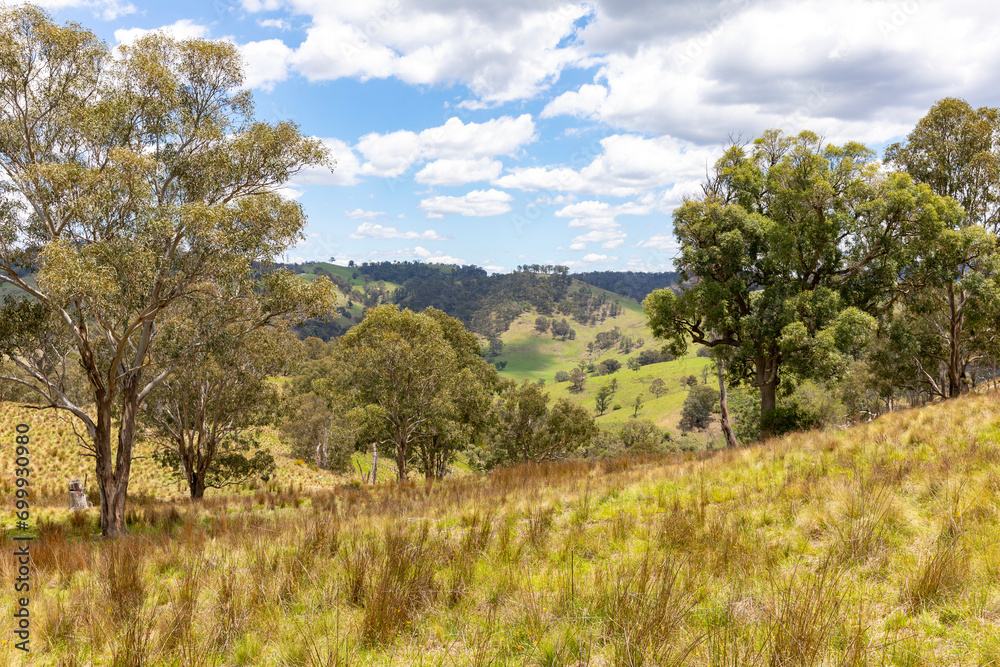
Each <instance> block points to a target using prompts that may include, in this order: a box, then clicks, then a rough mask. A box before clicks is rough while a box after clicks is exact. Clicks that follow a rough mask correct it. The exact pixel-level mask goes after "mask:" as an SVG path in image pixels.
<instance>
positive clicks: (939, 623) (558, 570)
mask: <svg viewBox="0 0 1000 667" xmlns="http://www.w3.org/2000/svg"><path fill="white" fill-rule="evenodd" d="M0 437H2V435H0ZM998 461H1000V396H997V395H994V394H990V395H982V396H975V397H970V398H966V399H962V400H957V401H952V402H949V403H946V404H940V405H935V406H930V407H927V408H924V409H922V410H914V411H908V412H900V413H896V414H891V415H887V416H885V417H882V418H880V419H879V420H877V421H875V422H873V423H870V424H867V425H864V426H860V427H857V428H853V429H850V430H846V431H822V432H811V433H802V434H795V435H792V436H788V437H785V438H781V439H777V440H774V441H770V442H767V443H764V444H762V445H759V446H755V447H750V448H746V449H741V450H738V451H728V452H721V453H717V454H714V455H707V454H706V455H700V456H693V455H687V456H678V457H677V458H673V459H665V460H651V459H647V460H631V461H628V460H620V461H612V462H606V463H600V464H591V463H583V462H567V463H563V464H548V465H542V466H532V467H522V468H515V469H509V470H500V471H496V472H495V473H493V474H491V475H489V476H487V477H483V478H478V477H467V478H462V479H455V480H450V481H447V482H444V483H437V484H428V485H425V484H412V483H410V484H404V485H400V486H396V485H380V486H379V487H377V488H374V489H373V488H371V487H361V488H355V487H351V486H339V487H337V488H331V489H327V490H322V489H312V490H310V489H304V488H300V487H299V486H298V485H294V486H290V485H280V486H279V485H271V486H270V487H269V488H261V489H259V490H258V491H257V492H256V493H255V494H248V493H243V494H234V495H227V496H222V495H217V496H213V497H210V498H207V499H206V500H205V502H203V503H202V504H200V505H197V506H193V505H190V504H188V503H186V502H171V503H167V502H160V501H155V500H145V501H140V502H137V503H134V504H133V514H132V534H131V535H130V536H129V537H127V538H125V539H122V540H119V541H117V542H101V541H99V540H94V539H93V538H92V537H90V536H91V534H92V529H93V525H94V522H95V518H96V517H95V513H94V511H93V510H91V511H89V512H88V513H86V514H84V515H75V516H73V515H68V514H66V513H63V514H62V515H58V514H57V512H56V510H54V509H53V510H52V516H51V517H50V518H49V520H47V521H46V522H43V523H42V525H40V526H39V533H40V537H39V539H38V540H37V541H36V542H35V543H34V544H33V545H32V556H33V559H34V566H35V570H34V573H33V577H34V581H35V582H36V584H37V586H38V589H39V591H40V592H37V593H36V594H35V596H34V602H33V625H32V631H33V640H32V641H33V647H34V653H33V655H32V660H31V661H30V664H36V665H49V664H51V665H75V664H79V665H89V664H107V665H220V666H222V665H227V666H228V665H622V666H625V665H628V666H632V665H640V664H641V665H706V666H707V665H768V666H779V665H926V664H955V665H985V664H998V661H1000V626H998V621H1000V579H998V576H1000V556H998V555H997V554H998V552H1000V550H998V549H997V540H998V539H1000V521H998V519H1000V504H998V495H997V493H998V491H1000V474H998V471H997V463H998ZM11 553H12V545H11V544H10V543H9V542H7V544H6V545H5V546H4V548H3V549H2V551H0V572H2V573H3V575H4V581H3V583H2V584H0V585H2V586H3V588H2V591H3V592H2V597H0V600H2V605H3V609H4V613H5V615H6V616H7V617H8V618H10V612H11V611H12V610H13V586H12V583H13V582H12V577H13V571H14V568H13V561H12V556H11ZM18 660H20V656H19V655H18V654H16V653H15V652H14V651H13V650H12V649H10V648H9V647H6V646H4V647H0V664H12V665H13V664H18ZM26 664H27V663H26Z"/></svg>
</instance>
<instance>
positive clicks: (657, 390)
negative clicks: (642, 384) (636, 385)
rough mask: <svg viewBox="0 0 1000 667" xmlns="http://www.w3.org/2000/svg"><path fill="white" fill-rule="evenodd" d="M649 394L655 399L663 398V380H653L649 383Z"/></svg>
mask: <svg viewBox="0 0 1000 667" xmlns="http://www.w3.org/2000/svg"><path fill="white" fill-rule="evenodd" d="M649 393H651V394H652V395H653V396H656V397H657V398H659V397H660V396H663V395H664V394H666V393H667V383H666V382H664V381H663V378H653V381H652V382H650V383H649Z"/></svg>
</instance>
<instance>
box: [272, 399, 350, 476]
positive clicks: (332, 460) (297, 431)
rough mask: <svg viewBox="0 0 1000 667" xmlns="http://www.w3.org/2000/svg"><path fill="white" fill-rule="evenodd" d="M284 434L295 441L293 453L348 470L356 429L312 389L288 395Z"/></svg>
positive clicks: (337, 469) (327, 467)
mask: <svg viewBox="0 0 1000 667" xmlns="http://www.w3.org/2000/svg"><path fill="white" fill-rule="evenodd" d="M284 412H285V415H284V418H283V419H282V420H281V432H282V435H283V436H284V437H285V438H286V439H287V440H288V441H289V442H290V443H291V454H292V456H294V457H296V458H299V459H302V460H304V461H310V462H312V463H315V464H316V466H317V467H319V468H323V469H324V470H332V471H334V472H345V471H347V470H348V468H349V467H350V464H351V454H352V453H353V452H354V450H355V429H353V428H352V426H351V425H350V424H349V423H347V422H345V421H344V420H343V419H338V418H337V417H336V415H335V414H334V412H333V411H332V410H331V409H330V406H329V405H328V404H327V402H326V400H325V399H323V398H321V397H320V396H318V395H317V394H314V393H313V392H308V393H305V394H293V395H290V396H288V397H287V398H286V402H285V407H284Z"/></svg>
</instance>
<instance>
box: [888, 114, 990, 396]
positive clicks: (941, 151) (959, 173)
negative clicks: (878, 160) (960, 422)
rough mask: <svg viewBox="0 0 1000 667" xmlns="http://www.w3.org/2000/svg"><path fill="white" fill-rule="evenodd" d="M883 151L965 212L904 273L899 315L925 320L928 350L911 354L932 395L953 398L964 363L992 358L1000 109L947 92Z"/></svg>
mask: <svg viewBox="0 0 1000 667" xmlns="http://www.w3.org/2000/svg"><path fill="white" fill-rule="evenodd" d="M885 156H886V161H887V162H889V163H890V164H893V165H895V166H897V167H898V168H901V169H904V170H905V171H906V172H907V173H909V174H910V175H911V176H912V177H913V179H914V180H915V181H917V182H919V183H925V184H927V185H928V186H929V187H930V188H931V189H932V190H933V191H934V192H936V193H937V194H939V195H942V196H947V197H951V198H952V199H954V200H955V201H957V202H958V203H959V204H960V205H961V206H962V210H963V212H964V215H963V216H962V217H960V218H956V219H953V220H952V221H951V225H950V226H949V228H948V229H947V231H946V232H945V233H944V234H943V236H942V241H941V243H940V244H939V246H938V247H937V248H935V249H934V250H933V252H931V253H929V255H928V257H927V258H926V262H925V263H924V265H923V266H922V267H921V268H922V270H921V271H919V272H915V273H914V274H913V275H912V276H910V279H909V280H908V283H909V287H910V289H909V290H908V291H907V299H906V301H905V304H904V308H903V310H902V311H901V312H900V313H897V316H899V317H902V318H903V319H904V320H905V321H906V322H907V324H908V326H909V328H912V329H920V328H925V325H927V324H930V325H931V327H932V332H933V334H934V337H935V338H936V340H937V343H936V344H934V345H932V346H927V345H923V346H920V349H922V350H924V351H926V352H927V354H926V355H918V356H914V357H913V362H914V363H915V364H916V365H917V366H918V367H919V376H918V377H919V378H920V379H921V380H922V385H923V389H924V390H925V391H926V392H927V393H928V394H930V395H931V396H940V397H941V398H950V397H954V396H958V395H959V394H961V393H963V392H964V391H966V390H967V388H968V387H969V385H970V383H971V379H970V378H969V377H968V370H969V367H970V366H975V365H976V364H977V363H978V362H979V361H980V360H982V359H983V358H985V357H986V356H988V355H992V356H994V358H995V356H996V349H995V345H994V341H996V338H997V333H998V332H997V330H996V325H995V324H994V322H995V321H996V320H997V318H998V317H1000V308H998V301H1000V296H998V295H1000V271H998V269H1000V266H998V264H997V260H996V245H997V239H996V233H997V232H998V231H1000V230H998V227H1000V110H997V109H994V108H989V107H981V108H979V109H973V108H972V106H970V105H969V104H968V103H967V102H965V101H964V100H959V99H955V98H945V99H943V100H941V101H939V102H937V103H936V104H935V105H934V106H933V107H931V109H930V111H928V112H927V114H926V115H925V116H924V117H923V118H921V119H920V121H919V122H918V123H917V125H916V127H915V128H914V129H913V131H912V132H911V133H910V134H909V135H908V136H907V138H906V141H905V142H902V143H896V144H892V145H891V146H889V147H888V148H887V149H886V155H885Z"/></svg>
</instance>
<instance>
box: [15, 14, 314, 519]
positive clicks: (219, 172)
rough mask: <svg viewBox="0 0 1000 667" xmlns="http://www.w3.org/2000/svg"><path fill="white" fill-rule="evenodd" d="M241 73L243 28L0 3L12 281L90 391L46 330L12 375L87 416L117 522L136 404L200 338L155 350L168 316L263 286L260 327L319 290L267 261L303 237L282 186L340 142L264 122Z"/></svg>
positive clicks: (46, 403) (251, 294) (108, 508)
mask: <svg viewBox="0 0 1000 667" xmlns="http://www.w3.org/2000/svg"><path fill="white" fill-rule="evenodd" d="M242 83H243V69H242V63H241V58H240V54H239V51H238V50H237V49H236V47H235V46H234V45H232V44H228V43H225V42H211V41H204V40H174V39H171V38H169V37H167V36H165V35H163V34H159V33H153V34H150V35H147V36H145V37H143V38H141V39H139V40H137V41H136V42H135V43H133V44H131V45H127V46H121V47H119V48H118V50H117V51H116V52H112V51H111V50H109V49H108V47H107V46H106V45H105V44H104V43H102V42H101V41H100V40H99V39H98V38H97V37H96V36H95V35H94V34H93V33H92V32H90V31H89V30H86V29H84V28H82V27H81V26H79V25H77V24H72V23H70V24H66V25H57V24H56V23H54V22H53V21H52V20H51V19H50V18H49V17H48V16H47V15H46V14H45V13H44V12H42V11H40V10H38V9H37V8H33V7H30V6H27V7H21V8H14V9H3V10H0V169H2V172H3V176H4V179H3V185H2V187H3V191H2V197H0V212H2V219H0V285H8V286H11V287H13V288H16V289H17V290H19V291H20V293H21V294H23V295H25V296H26V297H27V298H30V299H32V300H33V301H34V302H35V303H36V304H38V307H39V308H42V309H45V310H46V311H47V313H48V314H47V315H45V320H46V322H47V323H48V324H50V325H52V326H50V327H49V329H48V330H47V331H46V332H45V333H44V335H43V334H42V333H39V334H38V336H39V337H40V338H39V344H41V342H44V343H45V344H46V345H49V346H50V347H49V349H51V350H53V351H54V352H53V354H55V355H56V356H59V355H62V359H63V363H64V364H65V363H66V362H65V360H66V359H67V358H69V357H67V356H66V355H67V353H66V350H67V349H69V350H71V352H72V358H73V359H74V360H75V363H79V364H80V365H81V366H82V368H83V370H84V373H85V375H86V378H87V383H88V385H89V396H88V399H89V403H90V405H87V404H85V403H82V402H80V401H75V400H73V398H72V397H71V396H70V395H69V394H68V393H67V392H66V391H65V390H64V389H63V387H62V386H61V385H60V380H59V374H58V373H59V368H58V367H59V365H60V364H59V363H52V364H45V363H36V361H35V358H36V356H37V355H38V354H40V352H39V350H40V349H42V348H39V347H37V346H36V347H30V346H22V347H21V348H20V349H19V350H16V349H13V348H11V347H10V345H8V349H7V350H6V351H7V353H8V355H9V356H10V357H11V359H12V360H13V363H15V364H16V365H17V366H18V368H19V373H18V374H16V375H11V376H8V377H7V379H8V380H9V381H14V382H19V383H23V384H26V385H30V386H31V387H33V388H34V389H35V390H36V391H37V392H38V394H39V395H40V396H41V397H42V403H43V407H45V408H53V409H60V410H66V411H69V412H70V413H72V414H73V415H75V416H76V417H77V418H78V419H79V420H80V421H81V422H82V423H83V424H84V426H85V427H86V431H87V435H86V439H87V440H88V442H89V445H88V447H89V449H90V454H91V455H92V456H93V457H94V458H95V463H96V478H97V484H98V488H99V489H100V494H101V531H102V533H103V534H104V535H105V536H116V535H120V534H122V533H124V532H125V503H126V498H127V490H128V483H129V476H130V470H131V465H132V458H133V456H132V451H133V442H134V439H135V428H136V418H137V415H138V413H139V409H140V406H141V404H142V403H143V401H144V400H145V399H146V398H147V397H148V396H149V394H150V392H152V391H153V390H154V389H155V388H156V387H157V385H159V384H160V383H162V382H163V381H164V380H165V379H166V378H167V377H168V376H169V375H170V374H171V372H172V371H174V369H175V368H177V366H178V365H179V364H180V363H182V362H183V359H184V358H185V357H186V356H187V354H188V353H189V352H190V351H191V350H193V349H194V348H195V347H197V346H199V345H200V344H201V343H202V340H203V336H204V332H203V331H193V330H192V331H190V332H189V334H190V338H189V339H188V340H186V341H174V342H173V343H172V347H173V349H174V350H176V356H175V358H173V359H168V358H163V357H160V356H156V357H155V358H154V353H153V351H154V348H157V347H158V345H159V341H158V339H159V337H160V336H159V324H160V322H161V321H162V320H163V319H164V318H166V317H168V316H170V312H171V310H172V309H173V308H175V307H177V306H178V304H180V303H181V302H183V301H185V300H187V299H190V298H192V297H193V296H194V295H198V294H201V293H205V292H211V293H213V294H214V295H215V298H216V299H218V300H219V301H220V302H222V303H237V302H239V301H241V300H244V299H250V298H252V299H257V298H258V295H259V294H264V295H266V297H265V301H266V304H265V308H264V310H263V315H262V318H261V319H260V320H253V321H240V322H239V325H240V326H242V327H243V328H244V329H245V330H251V329H253V328H256V327H259V326H262V325H263V324H265V322H266V321H267V320H270V319H271V318H273V316H274V315H275V313H281V312H288V311H290V310H293V309H295V308H297V307H298V304H300V303H301V302H302V300H303V298H304V297H305V296H306V293H307V292H309V290H310V289H311V288H309V287H307V286H305V285H302V284H300V283H299V282H298V281H296V280H295V279H294V278H293V277H292V276H291V275H290V274H288V273H282V272H277V271H264V272H261V271H259V269H260V268H261V267H266V266H267V265H268V264H269V263H270V262H272V260H274V259H275V258H276V257H277V256H278V255H279V254H280V253H281V252H282V251H283V250H284V249H285V248H287V247H288V246H289V245H290V244H292V243H294V242H295V241H296V240H297V239H298V238H300V237H301V230H302V227H303V225H304V221H305V218H304V214H303V211H302V209H301V207H300V206H299V205H298V204H296V203H295V202H293V201H290V200H288V199H287V198H285V197H284V196H283V195H282V194H281V187H282V186H283V185H284V184H285V183H286V182H287V181H288V179H289V178H290V177H292V176H293V175H294V174H296V173H297V172H299V171H300V170H301V169H303V168H305V167H308V166H314V165H323V164H327V161H328V157H327V153H326V151H325V149H324V147H323V145H322V143H321V142H320V141H318V140H315V139H309V138H305V137H303V136H302V135H301V134H300V132H299V130H298V128H297V127H296V126H295V125H294V124H292V123H288V122H282V123H277V124H269V123H264V122H257V121H255V120H254V117H253V103H252V97H251V95H250V93H249V92H248V91H245V90H242V89H241V86H242ZM26 268H27V269H31V270H33V271H34V276H35V279H34V280H31V279H29V278H28V277H27V276H26V275H24V270H25V269H26ZM323 288H324V287H323V286H322V285H321V286H320V287H318V288H316V289H323ZM307 300H308V299H307ZM233 310H234V311H235V312H242V309H239V308H236V309H233ZM228 312H230V311H229V310H227V309H225V308H219V309H218V313H219V314H220V316H221V317H225V316H226V313H228ZM223 324H224V322H215V323H212V325H211V326H212V327H220V326H222V325H223ZM18 336H19V337H20V338H19V340H21V342H22V343H28V342H29V341H28V340H27V339H28V338H30V337H31V336H29V335H28V332H25V331H21V332H19V334H18ZM42 338H44V341H42ZM60 345H62V347H59V346H60ZM57 349H58V353H56V352H55V350H57Z"/></svg>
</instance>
